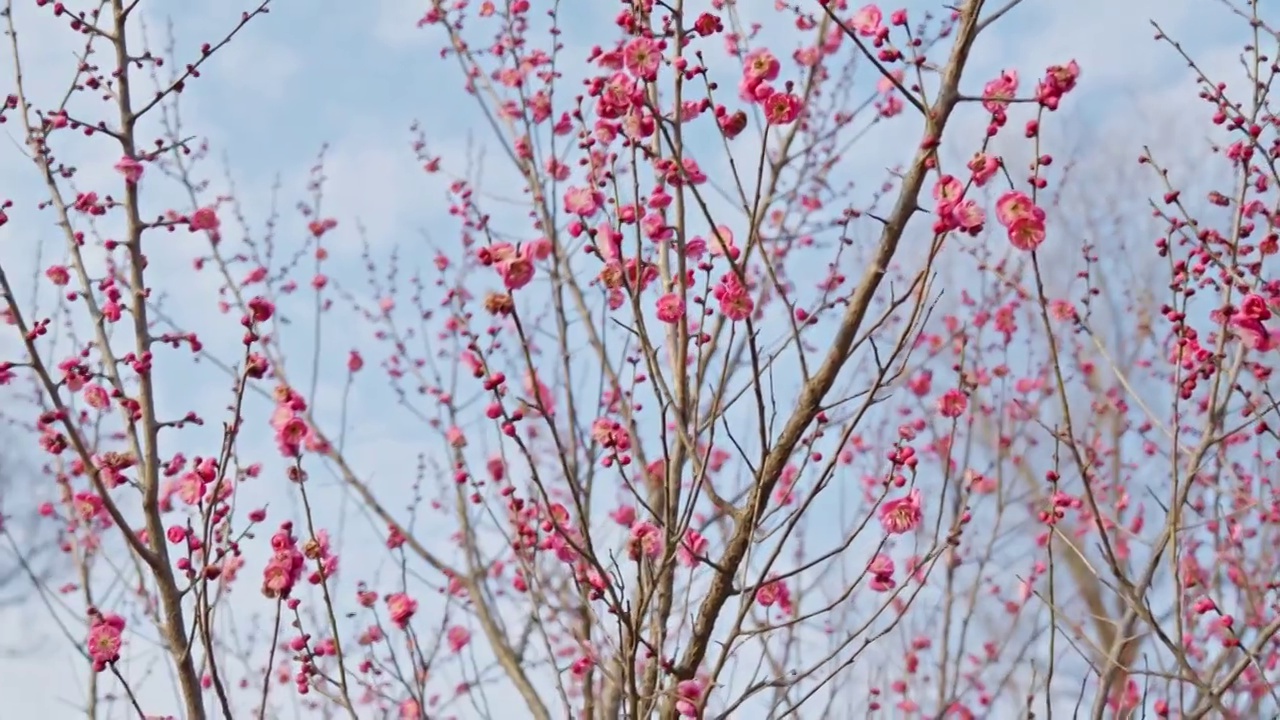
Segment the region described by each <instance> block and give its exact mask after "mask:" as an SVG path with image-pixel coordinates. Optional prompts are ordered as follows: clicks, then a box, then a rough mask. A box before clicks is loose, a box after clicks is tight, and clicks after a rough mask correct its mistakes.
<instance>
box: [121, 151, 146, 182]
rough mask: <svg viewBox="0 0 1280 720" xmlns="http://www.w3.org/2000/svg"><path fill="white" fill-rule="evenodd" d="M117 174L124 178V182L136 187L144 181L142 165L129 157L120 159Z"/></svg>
mask: <svg viewBox="0 0 1280 720" xmlns="http://www.w3.org/2000/svg"><path fill="white" fill-rule="evenodd" d="M115 168H116V172H118V173H120V174H121V175H123V176H124V181H125V182H127V183H129V184H130V185H136V184H137V183H138V181H139V180H141V179H142V170H143V167H142V163H140V162H138V161H137V159H135V158H131V157H129V156H128V155H126V156H124V157H122V158H120V159H119V160H118V161H117V162H116V165H115Z"/></svg>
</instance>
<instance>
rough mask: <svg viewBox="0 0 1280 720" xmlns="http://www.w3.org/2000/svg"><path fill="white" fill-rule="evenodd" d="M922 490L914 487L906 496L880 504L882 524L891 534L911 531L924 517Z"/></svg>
mask: <svg viewBox="0 0 1280 720" xmlns="http://www.w3.org/2000/svg"><path fill="white" fill-rule="evenodd" d="M920 508H921V502H920V490H919V488H912V490H911V492H909V493H907V496H906V497H903V498H897V499H894V500H889V501H888V502H885V503H884V504H883V505H881V506H880V524H881V525H882V526H884V530H885V532H887V533H889V534H890V535H902V534H903V533H908V532H911V531H912V530H914V529H915V528H916V526H918V525H919V524H920V522H921V520H923V519H924V513H923V512H922V511H921V509H920Z"/></svg>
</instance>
